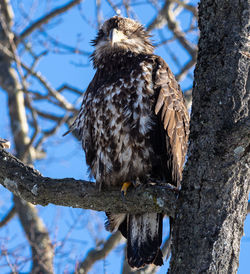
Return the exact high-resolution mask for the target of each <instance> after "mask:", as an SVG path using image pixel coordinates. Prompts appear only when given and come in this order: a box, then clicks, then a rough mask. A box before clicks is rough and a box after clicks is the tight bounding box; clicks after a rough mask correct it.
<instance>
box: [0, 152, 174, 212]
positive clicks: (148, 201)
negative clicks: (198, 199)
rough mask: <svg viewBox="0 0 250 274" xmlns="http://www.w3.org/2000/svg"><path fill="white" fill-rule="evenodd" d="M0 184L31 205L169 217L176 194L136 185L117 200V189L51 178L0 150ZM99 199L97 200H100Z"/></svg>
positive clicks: (166, 188)
mask: <svg viewBox="0 0 250 274" xmlns="http://www.w3.org/2000/svg"><path fill="white" fill-rule="evenodd" d="M0 183H1V184H2V185H3V186H4V187H6V188H7V189H9V190H10V191H11V192H13V193H14V194H15V195H16V196H19V197H21V198H22V199H24V200H26V201H28V202H31V203H33V204H40V205H43V206H45V205H47V204H49V203H52V204H55V205H62V206H71V207H78V208H85V209H93V210H97V211H112V212H119V213H121V212H130V213H131V212H132V213H143V212H164V213H166V214H167V215H168V216H173V214H174V210H175V203H176V199H177V193H178V191H177V190H176V189H175V188H173V186H171V185H169V184H165V185H162V186H160V185H158V184H157V185H147V186H139V187H137V188H136V189H133V191H129V192H128V194H127V195H126V201H125V202H124V200H123V199H122V197H121V194H120V190H118V189H117V188H115V189H112V188H110V189H102V190H101V192H100V191H99V190H98V189H97V188H96V186H95V184H94V183H91V182H87V181H82V180H75V179H73V178H65V179H51V178H48V177H43V176H42V175H41V174H40V173H39V172H38V171H37V170H35V169H33V168H32V167H29V166H27V165H25V164H23V163H22V162H21V161H20V160H18V159H17V158H15V157H14V156H13V155H11V154H10V153H8V152H6V151H4V150H3V149H1V150H0ZM100 197H101V199H100Z"/></svg>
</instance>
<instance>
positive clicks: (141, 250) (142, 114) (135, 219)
mask: <svg viewBox="0 0 250 274" xmlns="http://www.w3.org/2000/svg"><path fill="white" fill-rule="evenodd" d="M93 45H94V46H95V51H94V53H93V55H92V59H93V64H94V67H95V68H96V69H97V71H96V74H95V76H94V78H93V80H92V81H91V83H90V84H89V86H88V88H87V90H86V92H85V94H84V97H83V102H82V106H81V109H80V111H79V114H78V116H77V118H76V120H75V122H74V123H73V125H72V126H71V129H70V130H74V129H77V130H78V131H79V133H80V136H81V141H82V147H83V149H84V151H85V153H86V162H87V164H88V165H89V167H90V170H91V174H92V175H93V176H94V178H95V179H96V183H97V185H99V187H101V186H109V185H115V186H118V187H121V186H122V184H123V182H125V181H126V182H134V183H135V182H138V181H139V182H140V183H142V184H143V183H145V184H146V183H148V182H155V183H161V184H164V183H170V184H173V185H176V186H179V184H180V181H181V177H182V169H183V164H184V161H185V155H186V151H187V139H188V133H189V129H188V124H189V117H188V112H187V109H186V107H185V103H184V99H183V95H182V92H181V91H180V87H179V85H178V83H177V82H176V80H175V78H174V75H173V74H172V72H171V71H170V69H169V67H168V66H167V64H166V63H165V62H164V61H163V59H162V58H160V57H159V56H156V55H154V54H153V46H152V45H151V42H150V40H149V34H148V33H147V32H146V31H145V29H144V28H143V26H142V25H141V24H139V23H138V22H135V21H134V20H131V19H128V18H121V17H117V16H115V17H113V18H111V19H109V20H107V21H106V22H105V23H104V24H103V26H102V27H101V29H100V30H99V32H98V35H97V37H96V39H95V40H93ZM107 216H108V220H107V222H106V228H107V229H108V230H110V231H113V230H115V229H119V230H120V231H121V232H122V234H123V236H124V237H126V238H127V240H128V247H127V259H128V263H129V264H130V266H131V267H136V268H140V267H142V266H144V265H145V264H149V263H154V264H156V265H161V264H162V263H163V261H162V253H161V250H160V245H161V240H162V239H161V238H162V215H161V214H156V213H152V214H147V213H145V214H141V215H133V214H127V215H126V214H113V213H112V212H109V213H107Z"/></svg>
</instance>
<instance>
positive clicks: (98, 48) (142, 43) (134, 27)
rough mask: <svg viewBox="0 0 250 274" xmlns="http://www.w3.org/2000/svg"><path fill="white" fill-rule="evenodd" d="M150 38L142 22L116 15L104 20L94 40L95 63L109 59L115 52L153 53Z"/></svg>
mask: <svg viewBox="0 0 250 274" xmlns="http://www.w3.org/2000/svg"><path fill="white" fill-rule="evenodd" d="M149 38H150V35H149V34H148V32H147V31H146V30H145V28H144V27H143V26H142V25H141V24H140V23H138V22H136V21H135V20H132V19H130V18H124V17H119V16H114V17H112V18H110V19H108V20H107V21H105V22H104V24H103V25H102V26H101V28H100V29H99V31H98V34H97V37H96V38H95V39H94V40H92V44H93V46H95V51H94V53H93V54H92V58H93V61H94V65H95V66H97V65H98V64H101V63H103V62H105V60H106V61H109V59H110V57H112V56H113V55H114V54H115V55H117V54H122V53H127V52H132V53H134V54H152V53H153V51H154V47H153V45H152V44H151V41H150V39H149Z"/></svg>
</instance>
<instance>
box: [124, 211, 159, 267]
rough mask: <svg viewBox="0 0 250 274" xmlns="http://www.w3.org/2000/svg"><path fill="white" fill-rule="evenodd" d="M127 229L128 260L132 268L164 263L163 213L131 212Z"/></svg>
mask: <svg viewBox="0 0 250 274" xmlns="http://www.w3.org/2000/svg"><path fill="white" fill-rule="evenodd" d="M127 230H128V231H127V236H128V237H127V240H128V243H127V260H128V264H129V265H130V266H131V267H132V268H141V267H144V266H145V265H146V264H151V263H152V264H155V265H159V266H160V265H162V264H163V259H162V257H163V255H162V252H161V249H160V246H161V241H162V214H160V213H144V214H136V215H131V214H129V215H128V226H127Z"/></svg>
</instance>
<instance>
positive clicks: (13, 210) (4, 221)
mask: <svg viewBox="0 0 250 274" xmlns="http://www.w3.org/2000/svg"><path fill="white" fill-rule="evenodd" d="M15 214H16V208H15V206H12V208H11V209H10V211H9V212H8V213H7V214H6V215H5V216H4V217H3V219H2V220H1V221H0V228H1V227H3V226H5V225H6V224H7V223H8V222H9V221H10V220H11V219H12V218H13V217H14V216H15Z"/></svg>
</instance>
